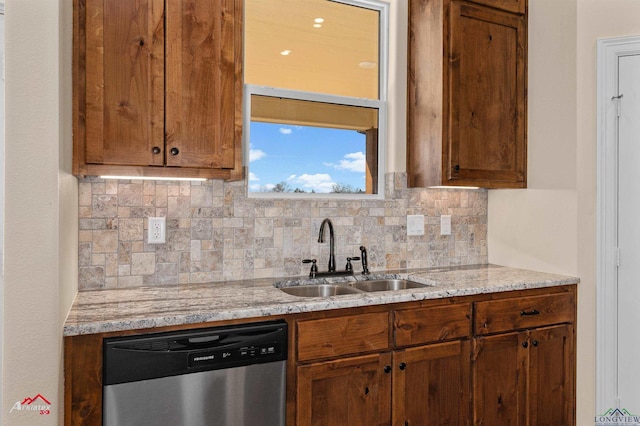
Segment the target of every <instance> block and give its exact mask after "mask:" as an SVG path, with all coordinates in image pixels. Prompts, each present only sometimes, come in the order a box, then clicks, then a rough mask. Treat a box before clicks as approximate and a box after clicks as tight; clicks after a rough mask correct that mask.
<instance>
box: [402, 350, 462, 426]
mask: <svg viewBox="0 0 640 426" xmlns="http://www.w3.org/2000/svg"><path fill="white" fill-rule="evenodd" d="M469 347H470V344H469V341H468V340H460V341H454V342H449V343H438V344H433V345H427V346H421V347H417V348H411V349H406V350H403V351H398V352H395V353H394V354H393V365H392V368H393V423H392V424H393V425H397V426H405V425H425V426H427V425H451V426H455V425H458V426H460V425H468V424H469V413H470V406H469V395H470V388H469V374H470V371H469V359H470V349H469Z"/></svg>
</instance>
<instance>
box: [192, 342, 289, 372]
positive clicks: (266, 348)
mask: <svg viewBox="0 0 640 426" xmlns="http://www.w3.org/2000/svg"><path fill="white" fill-rule="evenodd" d="M282 356H283V353H282V345H280V343H278V342H271V343H266V344H260V345H250V346H243V347H241V348H233V349H222V350H215V351H205V352H200V353H191V354H189V367H200V366H203V365H211V364H224V365H225V366H226V365H228V364H235V363H236V362H238V361H243V360H251V361H252V362H256V361H257V360H259V359H267V360H274V361H278V360H281V359H285V358H282Z"/></svg>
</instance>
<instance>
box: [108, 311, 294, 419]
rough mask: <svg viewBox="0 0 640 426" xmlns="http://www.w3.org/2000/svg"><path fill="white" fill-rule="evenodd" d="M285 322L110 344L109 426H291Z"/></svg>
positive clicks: (147, 337) (201, 330)
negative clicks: (287, 410) (287, 404)
mask: <svg viewBox="0 0 640 426" xmlns="http://www.w3.org/2000/svg"><path fill="white" fill-rule="evenodd" d="M286 355H287V325H286V323H284V322H277V323H258V324H249V325H243V326H233V327H218V328H209V329H200V330H195V331H192V330H190V331H186V332H170V333H161V334H154V335H143V336H132V337H124V338H114V339H105V342H104V388H103V424H104V425H106V426H112V425H113V426H115V425H118V426H125V425H132V426H133V425H135V426H145V425H184V426H207V425H216V426H275V425H284V424H285V402H286V394H285V391H286Z"/></svg>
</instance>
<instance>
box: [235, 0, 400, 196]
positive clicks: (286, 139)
mask: <svg viewBox="0 0 640 426" xmlns="http://www.w3.org/2000/svg"><path fill="white" fill-rule="evenodd" d="M245 9H246V10H245V37H244V38H245V91H244V126H243V129H244V130H243V131H244V138H245V140H244V145H245V156H244V158H245V165H246V166H248V185H247V186H248V192H249V195H250V196H257V197H260V196H264V197H273V196H277V197H283V196H284V197H299V196H309V195H311V194H315V195H314V196H318V195H322V196H332V197H333V196H335V197H345V196H346V197H354V196H355V197H360V196H369V197H370V196H377V197H381V194H380V192H381V191H380V189H381V188H382V185H381V182H383V176H384V170H383V169H384V167H383V166H384V146H385V136H386V92H387V90H386V81H387V58H388V41H387V34H388V4H387V3H384V2H380V1H373V0H245ZM382 192H384V191H382Z"/></svg>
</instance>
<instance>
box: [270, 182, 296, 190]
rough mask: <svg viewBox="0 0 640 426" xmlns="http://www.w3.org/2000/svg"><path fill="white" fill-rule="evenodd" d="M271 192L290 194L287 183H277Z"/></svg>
mask: <svg viewBox="0 0 640 426" xmlns="http://www.w3.org/2000/svg"><path fill="white" fill-rule="evenodd" d="M271 192H291V187H290V186H289V184H288V183H287V182H284V181H282V182H280V183H277V184H276V185H275V186H274V187H273V188H272V189H271Z"/></svg>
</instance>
